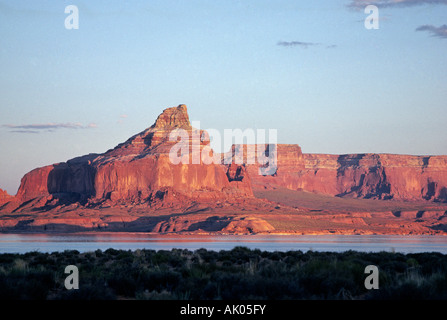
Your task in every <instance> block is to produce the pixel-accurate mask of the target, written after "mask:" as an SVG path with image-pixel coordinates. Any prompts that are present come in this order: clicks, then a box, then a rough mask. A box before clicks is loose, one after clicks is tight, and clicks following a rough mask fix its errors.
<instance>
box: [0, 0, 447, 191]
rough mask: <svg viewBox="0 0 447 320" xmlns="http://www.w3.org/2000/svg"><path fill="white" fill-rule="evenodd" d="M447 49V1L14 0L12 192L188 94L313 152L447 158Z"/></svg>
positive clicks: (217, 122) (1, 167) (9, 27)
mask: <svg viewBox="0 0 447 320" xmlns="http://www.w3.org/2000/svg"><path fill="white" fill-rule="evenodd" d="M370 4H372V5H375V6H376V8H377V9H378V24H379V25H378V27H379V28H378V29H371V28H366V27H365V19H367V18H368V17H369V16H370V15H371V14H372V12H370V11H368V12H367V13H365V7H366V6H367V5H370ZM69 5H74V6H76V8H77V9H78V17H79V20H78V22H79V23H78V28H77V29H70V28H66V20H68V25H70V23H71V25H72V24H73V23H74V22H75V21H74V20H71V18H73V16H72V15H71V14H72V13H73V12H72V11H67V12H68V13H66V12H65V8H66V7H67V6H69ZM446 52H447V0H399V1H398V0H370V1H365V0H320V1H293V0H287V1H283V0H274V1H273V0H269V1H267V0H213V1H210V0H176V1H175V0H147V1H113V2H112V1H105V0H104V1H98V0H88V1H81V0H70V1H54V0H49V1H43V0H33V1H25V0H20V1H12V0H11V1H4V0H0V188H2V189H4V190H7V191H8V192H9V193H10V194H15V193H16V192H17V189H18V187H19V184H20V179H21V178H22V177H23V175H24V174H25V173H27V172H29V171H30V170H32V169H34V168H37V167H41V166H45V165H49V164H53V163H58V162H63V161H67V160H69V159H71V158H73V157H76V156H80V155H85V154H88V153H102V152H105V151H107V150H108V149H111V148H113V147H115V146H116V145H117V144H119V143H121V142H124V141H126V140H127V139H128V138H129V137H131V136H132V135H134V134H136V133H138V132H141V131H143V130H144V129H146V128H148V127H149V126H151V125H152V124H153V123H154V121H155V119H156V118H157V116H158V115H159V114H160V113H161V112H162V110H163V109H165V108H168V107H173V106H177V105H179V104H186V105H187V106H188V113H189V116H190V120H191V121H200V125H201V129H207V128H213V129H217V130H220V131H222V132H223V130H224V129H242V130H245V129H266V130H268V129H276V130H277V139H278V143H291V144H299V145H300V146H301V147H302V150H303V152H305V153H332V154H346V153H395V154H412V155H446V154H447V127H446V123H447V112H446V108H447V59H446Z"/></svg>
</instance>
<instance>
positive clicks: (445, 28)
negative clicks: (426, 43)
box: [416, 24, 447, 39]
mask: <svg viewBox="0 0 447 320" xmlns="http://www.w3.org/2000/svg"><path fill="white" fill-rule="evenodd" d="M416 31H427V32H429V33H431V35H432V36H433V37H438V38H442V39H447V25H446V24H443V25H442V26H440V27H435V26H432V25H428V24H426V25H423V26H420V27H418V28H416Z"/></svg>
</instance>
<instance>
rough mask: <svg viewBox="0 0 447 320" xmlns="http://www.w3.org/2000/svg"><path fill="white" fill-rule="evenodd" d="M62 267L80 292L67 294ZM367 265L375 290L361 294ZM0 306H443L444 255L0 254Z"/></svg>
mask: <svg viewBox="0 0 447 320" xmlns="http://www.w3.org/2000/svg"><path fill="white" fill-rule="evenodd" d="M67 265H75V266H77V267H78V270H79V289H77V290H74V289H73V290H67V289H66V288H65V286H64V280H65V278H66V277H67V276H68V274H65V273H64V270H65V267H66V266H67ZM367 265H376V266H377V267H378V268H379V289H377V290H374V289H372V290H367V289H366V288H365V285H364V282H365V278H366V277H367V276H368V274H365V273H364V271H365V267H366V266H367ZM4 299H14V300H17V299H33V300H34V299H49V300H54V299H55V300H59V299H83V300H91V299H97V300H106V299H163V300H166V299H193V300H197V299H281V300H284V299H447V255H443V254H440V253H420V254H400V253H393V252H378V253H362V252H356V251H347V252H343V253H335V252H313V251H308V252H305V253H303V252H301V251H289V252H267V251H260V250H250V249H248V248H245V247H236V248H234V249H233V250H230V251H220V252H216V251H208V250H205V249H200V250H196V251H189V250H179V249H174V250H171V251H163V250H160V251H154V250H135V251H123V250H115V249H108V250H106V251H101V250H97V251H95V252H86V253H80V252H78V251H64V252H53V253H40V252H29V253H26V254H0V300H4Z"/></svg>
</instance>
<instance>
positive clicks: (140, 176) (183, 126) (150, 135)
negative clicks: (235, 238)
mask: <svg viewBox="0 0 447 320" xmlns="http://www.w3.org/2000/svg"><path fill="white" fill-rule="evenodd" d="M175 130H181V132H180V134H178V135H176V136H174V138H176V139H171V137H170V134H171V133H172V132H174V131H175ZM176 132H177V131H176ZM202 133H203V131H199V130H196V129H194V128H192V127H191V125H190V122H189V118H188V113H187V109H186V106H184V105H180V106H178V107H174V108H168V109H165V110H164V111H163V113H162V114H161V115H160V116H159V117H158V118H157V120H156V122H155V123H154V125H152V126H151V127H150V128H148V129H146V130H144V131H143V132H140V133H139V134H137V135H135V136H133V137H131V138H130V139H128V140H127V141H126V142H124V143H122V144H120V145H118V146H117V147H116V148H114V149H112V150H109V151H107V152H106V153H104V154H99V155H98V154H91V155H86V156H83V157H79V158H75V159H72V160H69V161H67V162H66V163H59V164H54V165H50V166H46V167H43V168H38V169H35V170H33V171H31V172H29V173H28V174H26V175H25V176H24V177H23V179H22V182H21V185H20V188H19V191H18V193H17V196H16V198H17V200H18V201H19V202H20V203H24V202H27V201H30V200H33V199H36V198H41V199H43V198H45V199H47V200H46V202H45V201H39V205H42V204H43V203H42V202H44V203H45V204H46V205H48V204H49V203H55V202H57V200H59V201H64V202H79V203H81V204H84V205H85V204H98V203H102V202H104V201H107V200H109V202H111V203H112V204H113V203H127V204H141V203H147V204H148V205H153V204H160V203H170V204H171V205H175V202H176V200H175V198H177V199H178V201H177V202H179V201H180V202H191V201H195V200H203V201H211V200H213V199H227V198H229V197H230V196H231V198H232V199H233V198H238V197H242V196H243V197H251V196H252V195H253V194H252V190H251V186H250V181H249V178H248V176H247V175H245V177H243V178H241V179H237V180H235V179H231V177H230V176H231V174H230V175H229V174H228V171H229V166H225V165H221V164H219V163H217V164H214V163H211V164H204V163H203V161H202V160H201V158H200V152H201V151H202V150H203V149H204V148H206V147H207V144H206V143H204V142H202V141H201V139H200V137H201V134H202ZM181 138H182V139H183V140H182V139H181ZM179 141H181V142H182V144H180V146H182V147H184V149H179V152H178V153H177V154H176V155H175V156H176V159H177V160H179V159H181V160H183V162H180V163H178V164H175V163H173V161H172V159H171V158H170V151H171V150H172V148H173V146H174V145H179V144H178V142H179ZM197 155H199V156H197ZM171 156H172V155H171ZM176 159H174V160H176ZM233 169H234V168H232V170H233ZM242 170H243V169H242ZM179 204H180V203H179Z"/></svg>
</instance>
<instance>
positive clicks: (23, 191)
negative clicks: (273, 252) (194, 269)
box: [0, 105, 447, 234]
mask: <svg viewBox="0 0 447 320" xmlns="http://www.w3.org/2000/svg"><path fill="white" fill-rule="evenodd" d="M175 129H183V130H185V131H186V132H188V137H189V144H190V146H193V145H194V146H196V147H195V148H194V147H191V149H190V152H189V153H188V154H187V155H185V156H186V157H189V160H190V161H189V163H183V164H182V163H180V164H173V163H172V161H171V160H170V158H169V152H170V150H171V149H172V147H173V146H174V145H175V144H176V143H177V141H170V139H169V134H170V133H171V132H172V130H175ZM203 133H204V131H203V130H200V131H199V130H198V129H195V128H193V127H192V126H191V124H190V121H189V116H188V113H187V107H186V106H185V105H179V106H178V107H173V108H167V109H165V110H164V111H163V113H162V114H160V115H159V116H158V118H157V119H156V121H155V123H154V124H153V125H152V126H151V127H149V128H148V129H146V130H144V131H142V132H140V133H138V134H136V135H134V136H133V137H131V138H129V139H128V140H127V141H125V142H124V143H121V144H119V145H118V146H116V147H115V148H114V149H111V150H108V151H107V152H105V153H103V154H89V155H85V156H81V157H77V158H74V159H71V160H68V161H67V162H64V163H57V164H52V165H49V166H45V167H42V168H37V169H34V170H32V171H31V172H29V173H27V174H25V176H24V177H23V178H22V180H21V184H20V187H19V190H18V192H17V194H16V195H15V196H10V195H8V194H7V193H6V192H5V191H3V190H1V189H0V230H1V231H3V232H51V231H58V232H61V231H62V232H63V231H67V232H69V231H70V232H71V231H91V230H95V231H98V230H100V231H142V232H158V233H160V232H161V233H169V232H176V233H183V234H184V233H205V234H214V233H218V234H221V233H268V234H275V233H276V234H326V233H331V234H333V233H335V234H447V224H446V223H445V221H447V220H445V218H446V217H447V156H411V155H393V154H347V155H332V154H304V153H302V151H301V148H300V147H299V146H298V145H290V144H278V145H276V152H277V161H276V168H277V169H276V171H274V172H272V173H270V174H269V175H262V174H260V173H259V167H260V165H258V164H256V162H255V161H249V160H250V159H252V160H253V159H254V158H255V152H256V151H257V149H258V148H259V147H262V148H267V151H266V152H272V151H273V150H275V148H274V146H268V145H267V146H264V145H263V146H253V148H252V147H251V146H250V148H249V147H248V146H247V145H244V146H242V147H243V150H244V162H243V163H242V164H236V163H235V162H234V150H235V147H234V146H233V148H232V150H231V152H230V153H227V154H222V155H217V156H218V157H219V158H220V159H222V161H221V162H220V163H212V164H205V163H203V162H202V161H201V160H200V161H199V162H197V163H196V164H191V162H192V161H191V159H193V158H194V157H196V156H197V153H199V154H200V153H201V152H205V151H206V152H210V148H209V142H208V141H207V140H206V139H199V140H197V137H202V134H203ZM194 139H196V140H194ZM262 150H264V149H262ZM211 154H212V150H211ZM195 159H197V157H196V158H195ZM199 159H200V157H199ZM228 160H230V161H228ZM232 160H233V161H232Z"/></svg>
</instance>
